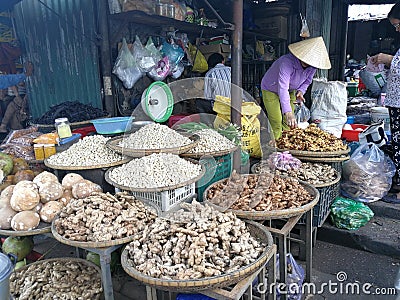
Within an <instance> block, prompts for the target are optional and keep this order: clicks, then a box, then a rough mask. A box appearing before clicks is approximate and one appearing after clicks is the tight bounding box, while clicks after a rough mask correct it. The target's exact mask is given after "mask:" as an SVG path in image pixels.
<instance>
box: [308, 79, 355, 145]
mask: <svg viewBox="0 0 400 300" xmlns="http://www.w3.org/2000/svg"><path fill="white" fill-rule="evenodd" d="M311 101H312V105H311V110H310V111H311V120H312V121H314V122H316V123H317V121H318V126H319V127H320V128H321V129H323V130H325V131H328V132H330V133H332V134H334V135H335V136H336V137H338V138H340V136H341V134H342V128H343V125H344V124H345V123H346V121H347V115H346V108H347V90H346V84H345V83H344V82H341V81H327V80H326V79H324V78H323V79H314V80H313V85H312V90H311Z"/></svg>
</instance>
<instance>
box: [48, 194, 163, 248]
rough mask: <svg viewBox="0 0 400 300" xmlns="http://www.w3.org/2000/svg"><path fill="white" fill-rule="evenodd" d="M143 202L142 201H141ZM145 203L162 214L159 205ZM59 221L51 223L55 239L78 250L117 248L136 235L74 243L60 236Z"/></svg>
mask: <svg viewBox="0 0 400 300" xmlns="http://www.w3.org/2000/svg"><path fill="white" fill-rule="evenodd" d="M141 201H142V200H141ZM142 202H144V204H145V205H146V206H147V207H148V208H149V209H151V210H152V211H154V212H155V213H156V214H157V216H159V215H160V214H161V212H160V209H159V208H158V207H157V205H155V204H153V203H151V202H147V201H142ZM57 219H58V216H56V217H55V218H54V220H53V222H52V223H51V233H52V234H53V236H54V238H55V239H56V240H57V241H59V242H60V243H63V244H65V245H69V246H73V247H78V248H84V249H86V248H105V247H111V246H116V245H122V244H126V243H129V242H131V241H132V240H133V237H134V235H132V236H127V237H124V238H122V239H116V240H111V241H104V242H79V241H73V240H70V239H66V238H64V237H63V236H62V235H60V234H59V233H58V232H57V230H56V228H55V226H54V222H55V220H57Z"/></svg>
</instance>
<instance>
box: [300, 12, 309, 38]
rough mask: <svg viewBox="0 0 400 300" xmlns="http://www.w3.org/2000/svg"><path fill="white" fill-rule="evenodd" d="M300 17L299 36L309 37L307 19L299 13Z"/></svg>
mask: <svg viewBox="0 0 400 300" xmlns="http://www.w3.org/2000/svg"><path fill="white" fill-rule="evenodd" d="M300 19H301V30H300V36H301V37H302V38H309V37H310V29H308V25H307V20H306V18H305V17H303V16H302V14H300Z"/></svg>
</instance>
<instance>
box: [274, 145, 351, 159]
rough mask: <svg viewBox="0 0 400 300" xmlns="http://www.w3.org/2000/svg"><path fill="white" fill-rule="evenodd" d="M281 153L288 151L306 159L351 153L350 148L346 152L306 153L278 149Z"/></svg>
mask: <svg viewBox="0 0 400 300" xmlns="http://www.w3.org/2000/svg"><path fill="white" fill-rule="evenodd" d="M276 150H277V151H279V152H285V151H288V152H289V153H290V154H292V155H293V156H296V155H298V156H304V157H320V158H322V157H337V156H341V155H345V154H348V153H349V152H350V147H349V146H347V149H346V150H338V151H325V152H323V151H304V150H292V149H280V148H276Z"/></svg>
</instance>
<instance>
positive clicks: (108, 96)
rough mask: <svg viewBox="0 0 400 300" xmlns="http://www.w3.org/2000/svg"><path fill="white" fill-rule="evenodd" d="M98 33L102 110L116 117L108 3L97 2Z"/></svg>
mask: <svg viewBox="0 0 400 300" xmlns="http://www.w3.org/2000/svg"><path fill="white" fill-rule="evenodd" d="M98 9H99V31H100V35H101V42H100V61H101V75H102V76H103V78H102V79H103V89H104V108H105V110H106V111H108V112H109V113H110V115H111V116H115V115H116V109H115V102H114V98H113V94H112V88H111V53H110V42H109V32H108V14H109V13H108V2H107V0H101V1H99V8H98Z"/></svg>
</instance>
